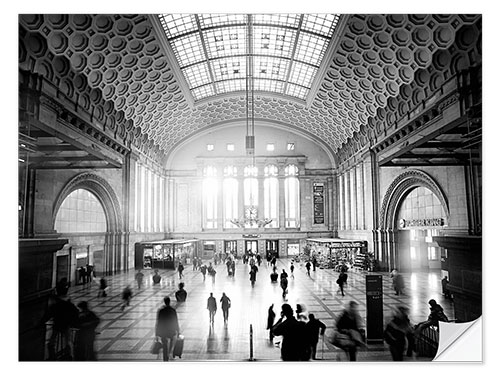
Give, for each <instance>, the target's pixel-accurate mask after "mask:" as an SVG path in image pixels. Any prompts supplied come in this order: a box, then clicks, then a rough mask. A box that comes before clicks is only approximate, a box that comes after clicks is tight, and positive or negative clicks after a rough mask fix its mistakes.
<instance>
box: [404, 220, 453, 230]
mask: <svg viewBox="0 0 500 375" xmlns="http://www.w3.org/2000/svg"><path fill="white" fill-rule="evenodd" d="M443 225H444V219H443V218H435V219H412V220H405V219H400V220H399V227H400V228H409V227H442V226H443Z"/></svg>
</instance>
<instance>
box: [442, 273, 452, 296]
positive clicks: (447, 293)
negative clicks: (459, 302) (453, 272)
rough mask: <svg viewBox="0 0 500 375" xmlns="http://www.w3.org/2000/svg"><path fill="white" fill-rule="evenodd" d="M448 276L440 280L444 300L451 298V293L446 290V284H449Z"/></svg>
mask: <svg viewBox="0 0 500 375" xmlns="http://www.w3.org/2000/svg"><path fill="white" fill-rule="evenodd" d="M449 283H450V282H449V280H448V276H445V277H443V279H442V280H441V288H442V291H443V295H444V298H451V293H450V290H449V289H448V284H449Z"/></svg>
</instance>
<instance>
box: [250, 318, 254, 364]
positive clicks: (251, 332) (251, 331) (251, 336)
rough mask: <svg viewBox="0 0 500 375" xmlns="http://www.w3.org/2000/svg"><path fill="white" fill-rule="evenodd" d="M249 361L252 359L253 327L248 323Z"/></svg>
mask: <svg viewBox="0 0 500 375" xmlns="http://www.w3.org/2000/svg"><path fill="white" fill-rule="evenodd" d="M249 361H254V358H253V327H252V325H251V324H250V359H249Z"/></svg>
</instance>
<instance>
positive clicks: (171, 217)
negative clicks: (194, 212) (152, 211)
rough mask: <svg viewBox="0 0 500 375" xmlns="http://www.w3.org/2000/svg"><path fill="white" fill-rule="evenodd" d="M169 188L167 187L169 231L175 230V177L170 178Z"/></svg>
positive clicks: (167, 221)
mask: <svg viewBox="0 0 500 375" xmlns="http://www.w3.org/2000/svg"><path fill="white" fill-rule="evenodd" d="M167 181H168V189H167V207H168V208H167V211H168V217H167V220H166V224H167V228H168V231H169V232H173V231H174V193H175V191H174V188H175V181H174V179H173V178H171V177H169V178H168V180H167Z"/></svg>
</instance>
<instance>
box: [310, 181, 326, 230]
mask: <svg viewBox="0 0 500 375" xmlns="http://www.w3.org/2000/svg"><path fill="white" fill-rule="evenodd" d="M313 209H314V224H324V223H325V185H324V184H323V183H320V182H316V183H314V184H313Z"/></svg>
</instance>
